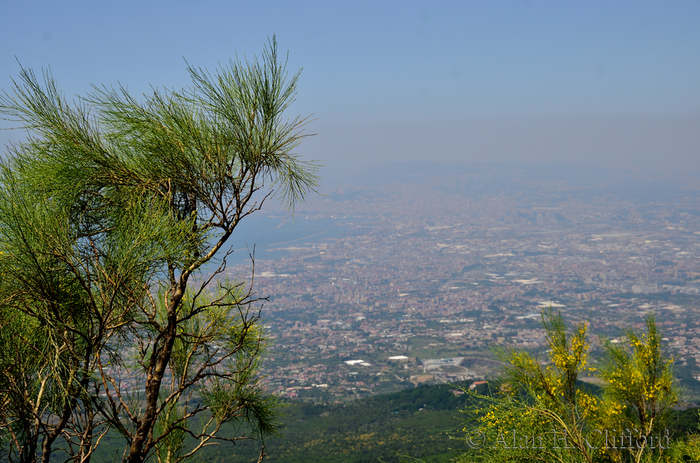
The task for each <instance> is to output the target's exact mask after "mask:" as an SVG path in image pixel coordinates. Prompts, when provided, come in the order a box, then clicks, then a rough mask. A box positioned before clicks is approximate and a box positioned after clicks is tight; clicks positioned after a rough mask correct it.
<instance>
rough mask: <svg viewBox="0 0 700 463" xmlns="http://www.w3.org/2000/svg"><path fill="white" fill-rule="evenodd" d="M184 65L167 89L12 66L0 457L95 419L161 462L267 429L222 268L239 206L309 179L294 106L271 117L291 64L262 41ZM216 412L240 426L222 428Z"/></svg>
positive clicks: (88, 434)
mask: <svg viewBox="0 0 700 463" xmlns="http://www.w3.org/2000/svg"><path fill="white" fill-rule="evenodd" d="M188 71H189V73H190V76H191V78H192V84H191V86H189V87H187V88H183V89H181V90H158V89H154V90H153V92H152V93H151V94H148V95H144V96H143V97H141V98H137V97H134V96H133V95H131V94H130V93H129V92H128V91H127V90H126V89H125V88H124V87H119V88H116V89H115V88H111V87H104V86H103V87H94V89H93V91H92V93H90V94H88V95H87V96H84V97H81V98H78V99H77V100H68V99H66V98H65V96H64V95H63V94H62V93H61V92H60V91H59V89H58V86H57V85H56V83H55V81H54V79H53V77H52V76H51V75H50V74H49V73H44V74H43V76H42V78H39V77H37V76H36V75H35V74H34V73H33V72H32V71H31V70H27V69H22V70H21V73H20V77H19V79H18V80H17V81H15V82H14V88H13V89H12V91H10V92H3V94H2V96H0V111H1V112H2V114H3V116H4V118H5V119H9V120H13V121H15V122H19V123H20V124H21V127H22V128H24V129H26V130H27V132H28V136H27V139H26V141H24V142H22V143H18V144H15V145H12V146H9V147H8V149H7V152H6V156H5V159H4V160H3V162H2V165H1V166H0V274H1V276H0V324H1V326H0V328H1V332H2V335H1V336H0V342H2V343H3V344H2V346H0V352H1V354H0V355H2V358H0V368H2V379H0V382H1V383H0V413H1V415H0V432H2V435H1V436H2V439H3V445H2V449H3V451H4V452H6V453H7V454H8V457H9V458H11V459H17V460H20V461H34V460H35V459H37V458H41V459H42V460H43V461H48V459H49V458H50V456H51V454H52V452H54V450H55V449H54V447H55V446H56V445H59V444H58V443H59V442H60V445H59V447H60V449H61V451H62V452H65V453H66V454H67V458H70V459H75V460H81V461H84V460H86V459H89V456H90V455H91V454H92V452H94V449H95V447H96V445H97V444H98V443H99V440H100V438H101V436H103V435H104V433H105V432H106V430H107V429H110V428H112V429H116V430H117V431H118V432H119V433H121V435H122V436H124V438H125V439H126V441H127V443H128V446H127V448H126V450H125V454H124V456H123V458H124V459H128V460H129V461H131V462H137V461H144V460H145V459H146V458H148V457H149V456H151V455H156V456H157V457H158V458H159V460H160V461H168V462H176V461H180V460H182V459H184V458H186V457H188V456H191V455H192V454H193V453H194V452H196V451H197V450H198V449H200V448H201V447H202V446H204V445H208V444H211V443H212V442H215V441H216V440H217V439H228V440H235V439H238V438H250V437H256V436H257V437H263V436H265V435H268V434H270V433H273V432H274V431H275V430H276V426H277V425H276V421H275V415H274V413H273V411H274V407H273V405H274V403H273V402H274V401H273V400H272V399H271V398H270V397H268V396H267V395H266V394H265V393H264V390H263V388H262V386H261V384H260V382H259V377H258V375H257V368H258V365H259V359H260V355H261V352H262V350H263V348H264V346H265V344H266V336H265V332H264V329H263V326H262V325H261V321H260V316H259V308H260V306H261V302H260V299H257V298H256V297H255V294H254V292H253V290H252V279H251V281H250V283H249V284H243V283H238V282H231V281H229V280H228V279H227V278H226V277H225V268H226V256H227V255H228V253H229V252H231V251H229V250H228V248H229V246H230V245H229V241H230V238H231V236H232V235H233V233H234V230H235V229H236V227H237V226H238V224H239V223H240V221H241V220H243V219H244V218H245V217H247V216H248V215H250V214H252V213H254V212H256V211H258V210H260V208H261V207H262V206H263V204H264V202H265V201H266V200H267V199H268V198H269V197H270V196H273V195H277V196H279V197H280V199H281V200H283V201H284V202H285V203H286V204H287V205H288V206H293V205H294V204H295V203H296V202H297V201H299V200H303V199H304V198H305V196H306V194H308V193H309V192H311V191H314V189H315V185H316V176H315V171H316V166H315V164H313V163H311V162H307V161H304V160H302V159H301V158H300V157H299V156H298V155H296V154H295V153H294V149H295V148H296V147H297V146H298V145H299V143H300V142H301V140H302V139H303V138H304V136H305V135H304V133H303V126H304V123H305V119H303V118H292V119H289V118H286V117H285V116H284V113H285V110H287V109H288V107H289V105H290V104H291V103H292V102H293V101H294V98H295V95H296V83H297V79H298V76H299V74H298V73H297V74H294V75H292V76H289V75H288V73H287V71H286V64H285V63H284V62H281V61H280V60H279V59H278V54H277V46H276V43H275V41H274V39H273V40H272V41H271V42H270V44H269V46H268V47H267V48H266V49H265V51H264V53H263V55H262V58H261V59H260V60H258V59H255V60H253V61H244V62H234V61H231V62H230V63H229V64H228V65H227V66H223V67H220V68H218V69H216V70H215V71H214V72H213V73H210V72H208V71H206V70H205V69H202V68H196V67H193V66H188ZM212 263H214V265H213V267H212ZM204 269H209V270H208V271H207V272H204ZM212 269H214V270H212ZM18 356H21V361H18ZM195 418H196V419H195ZM232 421H236V422H245V423H247V425H248V426H249V429H252V435H246V436H242V435H241V436H227V435H223V434H222V433H221V427H222V425H223V424H224V423H227V422H232Z"/></svg>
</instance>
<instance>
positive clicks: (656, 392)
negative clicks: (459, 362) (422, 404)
mask: <svg viewBox="0 0 700 463" xmlns="http://www.w3.org/2000/svg"><path fill="white" fill-rule="evenodd" d="M542 322H543V326H544V330H545V335H546V340H547V347H548V350H547V355H546V358H544V359H540V358H537V357H534V356H533V355H531V354H529V353H527V352H524V351H519V350H512V349H501V350H498V351H497V352H498V355H499V357H500V359H501V360H502V361H503V362H504V364H505V367H504V371H503V377H502V378H501V380H500V381H501V383H500V384H501V386H500V391H498V392H496V393H495V394H494V395H492V396H488V397H487V396H479V395H477V394H473V397H474V399H475V400H474V405H473V406H472V407H470V408H468V409H466V410H464V411H465V413H466V414H467V416H468V417H469V422H468V423H467V424H466V425H465V427H464V429H463V431H464V432H465V437H466V439H467V443H468V444H469V445H470V446H471V447H472V448H473V450H474V451H473V452H470V453H468V454H465V455H464V456H463V457H461V458H460V459H458V461H459V462H467V461H475V460H476V461H501V462H502V461H523V462H524V461H543V462H588V463H593V462H628V461H629V462H632V461H633V462H640V461H681V460H679V459H678V458H681V457H682V456H683V455H685V456H688V455H690V454H692V455H694V457H695V458H697V457H698V456H700V454H698V452H697V450H696V449H695V450H693V449H692V448H691V447H692V446H688V445H686V443H683V442H681V443H679V445H676V446H675V447H673V448H672V447H671V445H670V436H669V430H668V428H667V427H668V425H669V423H668V421H667V418H668V412H669V411H670V408H671V407H672V406H673V405H674V404H675V403H676V402H677V401H678V398H679V390H678V386H677V385H676V384H675V382H674V375H673V368H672V363H673V362H672V359H671V358H669V357H667V356H666V355H665V354H664V352H663V349H662V345H661V338H662V336H661V335H660V333H659V331H658V328H657V326H656V320H655V318H654V315H653V314H649V315H648V316H647V317H646V332H644V333H638V332H636V331H633V330H630V331H628V332H627V333H626V335H625V336H624V337H623V338H622V340H621V341H620V340H617V342H612V341H610V340H608V341H605V342H603V348H604V352H603V354H602V357H601V359H600V360H599V362H598V364H599V365H598V366H599V367H598V368H595V367H593V366H592V365H591V364H590V362H589V358H588V353H589V349H590V342H589V340H588V326H587V324H586V323H583V322H582V323H579V324H578V325H577V326H576V327H574V329H573V330H571V331H569V330H567V328H566V325H565V323H564V319H563V317H562V315H561V313H555V312H554V311H553V310H551V309H550V310H549V311H545V312H543V314H542ZM585 372H597V374H598V376H599V377H600V379H602V380H603V386H602V389H601V391H596V390H595V389H594V388H592V387H589V386H586V385H585V384H584V383H582V382H581V381H578V378H579V376H580V375H581V374H582V373H585ZM691 440H692V439H691ZM692 442H695V441H694V440H692ZM684 452H685V453H684ZM688 452H690V453H688Z"/></svg>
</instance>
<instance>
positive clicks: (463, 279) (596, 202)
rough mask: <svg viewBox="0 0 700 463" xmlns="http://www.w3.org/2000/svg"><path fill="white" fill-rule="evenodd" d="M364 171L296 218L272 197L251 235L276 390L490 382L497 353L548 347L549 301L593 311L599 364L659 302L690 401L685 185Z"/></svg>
mask: <svg viewBox="0 0 700 463" xmlns="http://www.w3.org/2000/svg"><path fill="white" fill-rule="evenodd" d="M358 178H359V180H358V181H357V182H356V183H352V182H346V184H345V185H344V186H342V187H341V186H336V187H325V189H323V190H322V193H323V194H324V196H320V197H315V198H311V199H310V200H309V202H307V203H306V204H305V205H303V206H301V207H299V208H298V209H297V210H296V211H295V215H294V219H293V222H292V219H291V216H290V213H284V212H283V211H281V210H279V209H275V208H274V207H273V208H272V209H271V211H272V212H270V213H269V214H268V215H267V216H266V217H264V218H263V219H261V220H259V221H258V222H257V224H258V226H259V227H260V230H258V232H256V233H255V234H254V233H253V232H252V231H251V230H252V229H248V230H247V231H245V233H247V235H244V237H245V236H247V237H248V238H247V239H250V237H259V238H262V242H258V244H257V247H256V250H257V252H256V261H255V281H254V289H255V291H256V293H257V295H258V296H260V297H268V298H269V301H267V302H265V303H264V307H263V310H262V317H263V318H264V320H265V321H266V324H267V325H268V327H269V333H270V337H271V338H272V340H273V343H272V347H271V349H270V351H269V352H268V353H267V358H266V360H265V362H264V371H265V374H266V384H267V387H268V388H269V390H270V391H271V392H273V393H274V394H276V395H279V396H282V397H288V398H296V399H305V400H313V401H326V402H332V401H342V400H348V399H352V398H356V397H363V396H366V395H370V394H377V393H382V392H391V391H395V390H398V389H401V388H405V387H410V386H412V385H418V384H424V383H441V382H448V383H449V382H455V381H461V380H474V381H478V380H484V379H488V378H491V377H493V376H494V375H495V374H497V372H498V368H499V364H498V362H497V361H496V360H495V357H494V355H493V352H492V348H493V347H494V346H513V347H515V348H522V349H527V350H531V351H535V352H538V351H542V350H543V347H544V344H545V340H544V333H543V330H542V329H541V326H540V321H541V319H540V313H541V311H542V310H543V309H547V308H549V307H552V308H554V309H555V310H560V311H561V312H562V313H563V314H564V316H565V318H566V319H567V321H568V322H569V323H571V324H573V323H576V322H578V321H581V320H585V321H588V323H589V335H590V340H591V342H592V344H593V356H594V357H595V355H596V354H597V352H599V346H600V343H601V342H602V339H604V338H607V339H611V340H613V341H614V340H615V339H617V338H618V337H620V336H621V335H623V334H624V332H625V330H626V329H630V328H631V329H640V330H641V329H642V328H643V326H644V324H643V322H644V316H645V315H646V314H647V313H648V312H650V311H653V312H654V313H655V314H656V316H657V319H658V321H659V325H660V326H661V327H662V329H663V330H664V332H665V339H666V348H667V350H668V353H669V354H670V355H673V356H674V358H675V361H676V370H677V375H678V379H679V381H680V382H681V384H682V385H683V386H684V387H685V390H686V396H685V400H687V401H695V400H698V399H699V398H700V368H698V365H699V364H700V318H699V317H698V314H699V313H700V197H699V195H698V192H700V185H698V184H695V183H693V182H694V179H693V178H692V177H680V176H676V177H673V176H665V177H662V176H656V177H654V178H645V177H642V176H639V175H633V174H629V173H627V174H625V173H619V172H604V173H602V172H601V173H597V172H595V171H583V170H578V171H577V170H576V169H566V168H561V167H556V166H554V167H551V166H550V167H547V166H545V167H543V168H533V167H522V166H510V167H507V168H504V167H501V166H488V165H479V166H442V167H440V166H437V167H435V166H430V165H429V164H425V165H420V164H396V165H390V166H387V167H386V168H385V169H383V170H382V171H381V172H377V171H376V170H375V171H373V173H372V174H368V175H367V176H364V177H358ZM266 210H270V209H266ZM285 230H288V233H284V231H285ZM236 239H237V237H236V236H234V240H236ZM244 239H245V238H244ZM236 243H237V244H240V240H239V241H236ZM246 244H248V245H249V246H251V245H252V244H254V243H251V242H247V243H246ZM235 254H237V255H238V256H242V255H243V256H245V255H247V253H246V252H245V250H243V249H238V250H237V251H236V253H235ZM234 262H235V264H234V265H231V266H229V268H228V273H229V275H231V276H233V277H237V278H245V279H249V277H250V271H251V265H250V262H249V261H247V260H246V259H241V258H240V257H239V258H238V259H237V260H236V261H234ZM583 379H584V380H587V381H591V382H596V381H597V378H595V377H590V378H583Z"/></svg>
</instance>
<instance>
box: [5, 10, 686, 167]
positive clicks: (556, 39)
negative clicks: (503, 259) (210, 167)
mask: <svg viewBox="0 0 700 463" xmlns="http://www.w3.org/2000/svg"><path fill="white" fill-rule="evenodd" d="M698 24H700V2H697V1H657V2H646V1H609V0H608V1H586V2H583V1H549V2H543V1H536V0H533V1H478V2H477V1H473V2H472V1H443V2H440V1H431V2H427V1H425V2H424V1H377V0H375V1H372V2H365V1H354V2H335V1H327V0H326V1H318V2H312V1H296V2H293V1H287V2H282V1H279V2H274V1H250V0H248V1H218V2H197V4H195V2H191V1H187V2H185V1H172V0H171V1H168V2H164V1H149V2H133V1H121V2H94V1H91V2H87V1H85V2H76V1H60V2H57V1H53V2H49V1H45V2H38V1H31V0H29V1H16V0H0V88H2V89H3V90H8V89H10V87H11V78H12V77H16V76H17V75H18V72H19V65H18V62H17V61H19V62H20V63H21V64H22V65H23V66H24V67H29V68H33V69H35V70H37V71H38V70H40V69H41V68H46V67H49V66H50V67H51V69H52V72H53V74H54V77H55V78H56V79H57V81H58V82H59V85H60V86H61V87H62V89H63V90H64V91H65V92H66V93H67V94H71V95H72V94H82V93H85V92H87V91H89V89H90V84H91V83H98V84H99V83H104V84H107V85H112V84H117V83H118V82H121V83H122V84H124V85H126V86H128V87H129V89H130V90H131V91H132V92H134V93H142V92H144V91H147V90H148V89H149V85H150V84H152V85H155V86H170V87H172V86H175V87H180V86H183V85H186V84H187V83H188V80H189V79H188V76H187V73H186V71H185V63H184V59H186V60H187V61H188V62H190V63H191V64H194V65H198V66H204V67H208V68H210V69H212V68H214V67H215V66H216V65H217V63H218V62H220V61H227V60H228V59H230V58H235V55H236V53H238V55H239V56H242V55H244V54H245V55H248V56H252V55H256V54H259V53H260V51H261V50H262V48H263V47H264V45H265V44H266V43H267V40H268V37H270V36H271V35H272V34H276V36H277V40H278V43H279V46H280V49H281V50H284V51H286V50H289V67H290V70H292V71H295V70H297V69H298V68H300V67H303V72H302V75H301V81H300V87H299V95H298V100H297V103H296V104H295V105H294V106H292V108H291V110H292V112H290V116H294V115H296V114H300V115H310V114H312V115H313V117H314V118H315V120H314V121H313V122H312V123H311V124H310V125H309V130H310V131H311V132H314V133H317V134H318V135H317V136H315V137H313V138H310V139H308V140H307V141H306V142H305V144H304V145H302V147H301V148H300V151H301V152H302V153H306V154H307V155H308V156H309V157H310V158H314V159H323V160H325V161H326V162H327V163H328V164H334V163H336V162H339V161H345V162H354V163H369V162H385V161H396V160H402V159H407V160H446V161H455V160H465V161H469V160H479V161H489V160H494V161H523V162H530V161H559V162H563V163H572V164H588V165H601V166H616V167H629V168H635V169H643V170H649V169H652V170H658V169H678V168H680V169H683V170H685V171H688V170H694V171H698V172H700V27H698ZM4 126H7V124H4ZM21 136H22V134H21V133H16V132H7V131H3V132H0V142H2V144H3V145H4V144H5V142H7V141H8V140H10V139H15V140H16V139H18V138H20V137H21Z"/></svg>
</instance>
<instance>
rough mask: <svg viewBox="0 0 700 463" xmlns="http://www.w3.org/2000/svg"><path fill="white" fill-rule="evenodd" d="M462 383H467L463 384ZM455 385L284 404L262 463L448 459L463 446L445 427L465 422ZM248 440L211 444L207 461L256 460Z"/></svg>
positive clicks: (460, 450)
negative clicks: (278, 431)
mask: <svg viewBox="0 0 700 463" xmlns="http://www.w3.org/2000/svg"><path fill="white" fill-rule="evenodd" d="M464 385H466V384H464ZM454 389H455V388H454V387H453V386H449V385H444V384H443V385H437V386H420V387H417V388H413V389H407V390H404V391H401V392H397V393H393V394H387V395H379V396H373V397H369V398H366V399H361V400H357V401H354V402H350V403H346V404H333V405H313V404H309V403H302V402H288V403H287V407H286V409H285V413H286V416H285V417H284V419H283V421H284V422H285V429H284V430H283V431H282V437H281V438H276V439H270V440H269V442H268V445H267V453H268V456H267V458H266V459H265V461H266V462H268V461H269V462H284V463H297V462H298V463H312V462H324V463H332V462H343V463H360V462H398V461H400V458H401V456H411V457H424V458H425V459H426V461H429V462H447V461H449V460H450V458H452V457H455V456H456V455H458V454H460V453H462V452H464V451H465V450H466V448H467V447H466V444H465V443H464V442H462V441H457V440H450V439H449V437H448V435H447V431H450V430H452V429H455V428H456V427H458V426H459V425H460V424H462V423H463V420H464V418H463V416H460V415H461V414H460V412H459V409H460V408H462V407H464V405H465V404H466V398H465V396H464V395H455V394H454V393H453V392H450V391H451V390H454ZM256 458H257V446H255V445H251V443H244V444H242V445H241V444H239V445H236V446H228V445H222V446H220V447H218V448H210V449H209V450H208V451H207V453H206V456H205V458H204V459H205V460H206V461H218V462H231V463H239V462H241V463H242V462H254V461H256Z"/></svg>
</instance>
